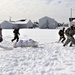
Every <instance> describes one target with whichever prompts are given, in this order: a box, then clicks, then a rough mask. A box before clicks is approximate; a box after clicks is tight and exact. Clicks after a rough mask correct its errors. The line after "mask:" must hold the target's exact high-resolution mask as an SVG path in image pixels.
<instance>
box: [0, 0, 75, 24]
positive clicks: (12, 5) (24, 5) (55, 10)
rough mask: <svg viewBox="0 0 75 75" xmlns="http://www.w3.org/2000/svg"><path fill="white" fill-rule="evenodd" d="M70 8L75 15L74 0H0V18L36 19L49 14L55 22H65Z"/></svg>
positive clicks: (74, 15)
mask: <svg viewBox="0 0 75 75" xmlns="http://www.w3.org/2000/svg"><path fill="white" fill-rule="evenodd" d="M71 8H72V16H73V17H75V0H0V20H9V17H10V16H11V19H12V20H19V19H22V18H26V19H31V20H33V21H36V20H38V19H39V18H41V17H44V16H49V17H51V18H54V19H55V20H56V21H57V22H60V23H63V22H65V23H67V22H68V18H69V17H70V12H71Z"/></svg>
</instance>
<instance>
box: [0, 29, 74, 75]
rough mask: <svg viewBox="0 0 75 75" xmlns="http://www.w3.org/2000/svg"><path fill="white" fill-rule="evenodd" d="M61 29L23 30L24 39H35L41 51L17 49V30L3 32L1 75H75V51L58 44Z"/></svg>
mask: <svg viewBox="0 0 75 75" xmlns="http://www.w3.org/2000/svg"><path fill="white" fill-rule="evenodd" d="M58 30H59V29H21V30H20V39H23V40H26V39H33V40H35V41H37V42H38V43H39V46H38V47H37V48H34V47H23V48H21V47H18V48H13V43H14V42H15V41H14V42H13V43H12V42H11V39H13V30H9V29H8V30H7V29H5V30H3V42H2V43H0V75H75V47H74V46H73V47H69V46H66V47H63V44H62V43H61V42H60V43H57V42H56V41H58V39H59V35H58Z"/></svg>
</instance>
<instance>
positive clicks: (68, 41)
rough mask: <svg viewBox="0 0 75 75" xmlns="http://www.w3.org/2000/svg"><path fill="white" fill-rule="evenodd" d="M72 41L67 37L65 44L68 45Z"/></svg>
mask: <svg viewBox="0 0 75 75" xmlns="http://www.w3.org/2000/svg"><path fill="white" fill-rule="evenodd" d="M70 41H71V40H70V39H68V38H67V40H66V41H65V43H64V45H63V46H66V45H68V44H69V43H70Z"/></svg>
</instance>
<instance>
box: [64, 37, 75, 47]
mask: <svg viewBox="0 0 75 75" xmlns="http://www.w3.org/2000/svg"><path fill="white" fill-rule="evenodd" d="M70 42H71V44H74V45H75V39H74V37H71V36H69V37H67V40H66V41H65V43H64V45H63V46H66V45H68V44H69V43H70Z"/></svg>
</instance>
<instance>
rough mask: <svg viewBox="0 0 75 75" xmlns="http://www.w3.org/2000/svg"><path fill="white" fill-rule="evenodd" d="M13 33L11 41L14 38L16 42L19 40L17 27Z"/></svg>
mask: <svg viewBox="0 0 75 75" xmlns="http://www.w3.org/2000/svg"><path fill="white" fill-rule="evenodd" d="M13 33H14V38H13V39H12V40H11V41H12V42H13V41H14V40H16V42H18V41H19V35H20V33H19V28H17V29H14V31H13Z"/></svg>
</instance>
